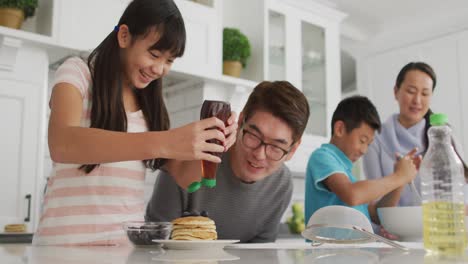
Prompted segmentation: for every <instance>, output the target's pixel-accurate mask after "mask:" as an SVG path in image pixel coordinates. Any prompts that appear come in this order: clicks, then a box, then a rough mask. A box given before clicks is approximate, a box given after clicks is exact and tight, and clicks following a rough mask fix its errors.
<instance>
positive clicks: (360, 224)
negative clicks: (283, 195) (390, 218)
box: [302, 205, 408, 250]
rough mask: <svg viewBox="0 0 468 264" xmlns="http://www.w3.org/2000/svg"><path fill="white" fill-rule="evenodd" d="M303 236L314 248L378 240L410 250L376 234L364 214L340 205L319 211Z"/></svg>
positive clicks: (310, 220) (310, 221)
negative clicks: (328, 244) (332, 244)
mask: <svg viewBox="0 0 468 264" xmlns="http://www.w3.org/2000/svg"><path fill="white" fill-rule="evenodd" d="M302 236H303V237H305V238H307V239H309V240H312V241H313V243H312V245H313V246H318V245H321V244H322V243H335V244H355V243H367V242H372V241H375V240H378V241H381V242H383V243H386V244H388V245H390V246H392V247H395V248H398V249H401V250H408V249H407V248H406V247H404V246H402V245H400V244H398V243H395V242H393V241H389V240H388V239H386V238H384V237H381V236H379V235H376V234H374V232H373V230H372V225H371V223H370V221H369V219H367V217H366V216H365V215H364V214H363V213H361V212H359V211H358V210H356V209H354V208H351V207H347V206H340V205H332V206H326V207H323V208H320V209H319V210H317V211H316V212H315V213H314V214H313V215H312V216H311V217H310V219H309V222H308V224H307V227H306V230H304V231H303V232H302Z"/></svg>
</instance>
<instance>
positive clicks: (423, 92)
mask: <svg viewBox="0 0 468 264" xmlns="http://www.w3.org/2000/svg"><path fill="white" fill-rule="evenodd" d="M436 83H437V78H436V74H435V72H434V70H433V69H432V68H431V66H429V65H428V64H426V63H424V62H410V63H408V64H407V65H405V66H404V67H403V68H402V69H401V70H400V72H399V74H398V76H397V79H396V83H395V87H394V94H395V99H396V100H397V102H398V105H399V109H400V112H399V113H396V114H393V115H392V116H391V117H390V118H389V119H388V120H387V121H386V122H385V123H384V124H383V126H382V130H381V133H380V134H379V135H377V136H376V138H375V140H374V142H373V144H372V145H371V146H370V147H369V150H368V152H367V154H366V155H365V156H364V172H365V173H366V176H367V178H368V179H375V178H378V177H383V176H384V175H388V174H390V173H392V172H393V169H394V164H395V161H396V156H395V154H396V153H408V152H409V151H411V150H412V149H414V148H416V149H417V151H416V154H415V156H414V161H415V163H417V165H419V161H420V159H421V157H422V156H423V155H424V154H425V152H426V150H427V147H428V137H427V130H428V129H429V127H430V123H429V116H430V115H431V114H432V111H431V109H430V108H429V107H430V104H431V99H432V95H433V92H434V89H435V86H436ZM452 144H453V145H454V147H455V150H456V151H457V153H458V156H459V157H460V159H462V157H463V155H461V148H460V147H458V144H455V142H453V141H452ZM464 168H465V178H466V177H467V175H468V173H467V171H468V169H467V166H466V164H465V163H464ZM420 181H421V179H420V177H418V176H417V177H416V178H415V180H414V184H415V187H416V189H417V191H418V193H420ZM395 191H396V192H400V201H399V203H398V205H399V206H413V205H420V204H421V201H420V199H419V198H418V196H417V194H414V193H413V192H414V191H413V190H412V189H411V188H410V186H409V185H406V186H404V187H403V188H400V189H397V190H395Z"/></svg>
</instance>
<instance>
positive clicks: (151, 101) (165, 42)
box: [80, 0, 186, 173]
mask: <svg viewBox="0 0 468 264" xmlns="http://www.w3.org/2000/svg"><path fill="white" fill-rule="evenodd" d="M123 24H125V25H127V26H128V28H129V32H130V34H131V36H132V41H134V40H135V39H137V38H144V37H145V36H146V35H147V34H149V33H150V31H151V30H154V29H156V30H157V32H158V33H159V34H160V38H159V40H158V41H157V42H156V43H155V44H154V45H153V46H152V47H151V49H156V50H160V51H170V52H171V53H172V54H173V55H174V56H175V57H181V56H182V55H183V53H184V50H185V40H186V33H185V25H184V21H183V19H182V15H181V14H180V11H179V9H178V8H177V6H176V5H175V3H174V2H173V1H172V0H133V1H132V2H131V3H130V4H129V5H128V7H127V8H126V9H125V11H124V13H123V15H122V17H121V18H120V20H119V23H118V26H120V25H123ZM88 66H89V68H90V71H91V79H92V86H91V92H90V93H91V98H92V105H91V116H90V118H91V124H90V127H92V128H101V129H106V130H112V131H127V116H126V112H125V108H124V103H123V97H122V85H121V81H122V80H121V79H120V78H121V77H120V76H121V74H122V71H123V69H122V68H121V58H120V47H119V45H118V41H117V31H112V32H111V33H110V34H109V35H108V36H107V37H106V38H105V39H104V40H103V41H102V42H101V44H99V46H98V47H97V48H96V49H95V50H93V52H92V53H91V54H90V56H89V58H88ZM134 93H135V95H136V98H137V101H138V104H139V106H140V107H141V110H142V112H143V115H144V117H145V120H146V123H147V126H148V129H149V130H150V131H164V130H168V129H169V127H170V122H169V115H168V112H167V109H166V105H165V103H164V101H163V94H162V79H161V78H159V79H157V80H154V81H153V82H151V83H150V84H149V85H148V86H147V87H146V88H144V89H134ZM165 162H166V160H165V159H162V158H159V159H151V160H145V161H144V163H145V165H146V167H148V168H151V169H152V170H156V169H158V168H160V167H161V166H162V165H163V164H164V163H165ZM97 166H99V164H86V165H82V166H81V167H80V169H82V170H84V171H85V172H86V173H89V172H91V171H92V170H93V169H94V168H96V167H97Z"/></svg>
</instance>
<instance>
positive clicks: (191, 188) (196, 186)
mask: <svg viewBox="0 0 468 264" xmlns="http://www.w3.org/2000/svg"><path fill="white" fill-rule="evenodd" d="M200 187H201V183H200V182H192V183H191V184H190V185H189V187H188V188H187V192H189V193H193V192H196V191H198V189H200Z"/></svg>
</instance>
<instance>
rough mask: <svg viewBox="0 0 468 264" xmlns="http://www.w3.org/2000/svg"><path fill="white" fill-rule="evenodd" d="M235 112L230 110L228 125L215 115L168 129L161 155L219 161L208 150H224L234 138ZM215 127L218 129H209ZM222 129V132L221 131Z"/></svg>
mask: <svg viewBox="0 0 468 264" xmlns="http://www.w3.org/2000/svg"><path fill="white" fill-rule="evenodd" d="M235 120H236V114H235V113H234V112H232V114H231V117H230V118H229V120H228V124H229V126H227V127H226V126H225V125H224V123H223V121H221V120H220V119H218V118H216V117H211V118H207V119H203V120H200V121H196V122H192V123H190V124H188V125H185V126H182V127H179V128H174V129H171V130H170V131H168V140H167V141H166V142H167V143H166V144H165V147H164V150H163V153H162V154H161V156H162V157H165V158H168V159H178V160H206V161H211V162H216V163H220V162H221V159H220V158H219V157H216V156H214V155H211V154H209V153H208V152H225V151H226V150H227V149H229V148H230V147H231V146H232V145H233V144H234V142H235V140H236V135H237V123H236V122H235ZM213 127H217V128H218V129H219V130H218V129H210V128H213ZM223 131H224V133H223ZM209 139H217V140H219V141H221V142H223V145H218V144H215V143H208V142H207V141H208V140H209Z"/></svg>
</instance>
